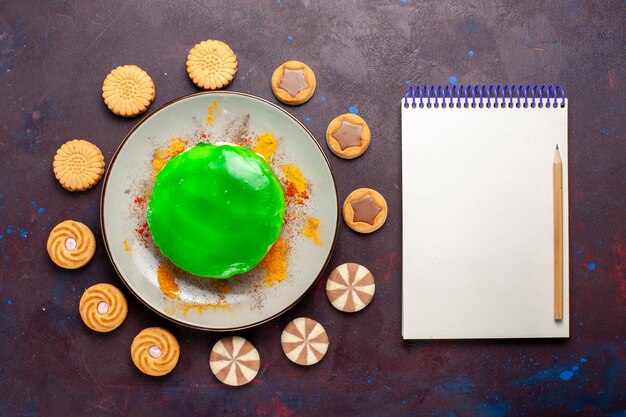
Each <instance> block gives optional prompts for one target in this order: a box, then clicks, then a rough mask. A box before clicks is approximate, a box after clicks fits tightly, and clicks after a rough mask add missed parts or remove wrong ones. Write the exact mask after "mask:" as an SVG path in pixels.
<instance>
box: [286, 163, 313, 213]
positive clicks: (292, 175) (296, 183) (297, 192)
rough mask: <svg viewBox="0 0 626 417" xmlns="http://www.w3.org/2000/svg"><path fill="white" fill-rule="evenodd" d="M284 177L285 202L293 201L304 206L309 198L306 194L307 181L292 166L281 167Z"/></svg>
mask: <svg viewBox="0 0 626 417" xmlns="http://www.w3.org/2000/svg"><path fill="white" fill-rule="evenodd" d="M281 169H282V170H283V174H284V175H285V182H286V184H285V197H286V198H287V200H289V199H294V200H295V203H296V204H304V200H306V199H308V198H309V195H308V194H307V180H306V178H305V177H304V175H303V174H302V171H300V168H298V167H297V166H295V165H292V164H283V165H281Z"/></svg>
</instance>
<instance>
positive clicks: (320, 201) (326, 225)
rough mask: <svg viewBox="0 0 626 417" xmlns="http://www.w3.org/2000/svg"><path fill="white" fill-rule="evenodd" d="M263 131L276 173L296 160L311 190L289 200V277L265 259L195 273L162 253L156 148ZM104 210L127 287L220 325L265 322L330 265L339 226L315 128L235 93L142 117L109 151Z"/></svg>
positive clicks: (162, 150) (186, 318) (170, 314)
mask: <svg viewBox="0 0 626 417" xmlns="http://www.w3.org/2000/svg"><path fill="white" fill-rule="evenodd" d="M214 103H215V104H214ZM211 105H213V106H212V108H210V107H211ZM265 132H269V133H271V134H272V135H273V136H274V137H275V138H276V140H277V143H278V147H277V150H276V153H275V155H274V157H273V158H272V160H271V163H270V165H271V166H272V168H273V169H274V172H275V173H276V174H277V176H278V177H279V179H281V181H282V182H283V183H284V184H285V181H286V180H285V178H286V177H285V174H284V172H283V169H282V168H283V167H284V165H291V166H295V167H296V168H298V169H299V170H300V171H301V172H302V174H303V176H304V178H305V179H306V182H307V190H306V194H307V196H306V197H307V198H305V199H302V198H301V199H294V198H288V199H287V209H286V219H287V220H286V225H285V227H284V228H283V232H282V234H281V239H283V241H284V242H285V246H284V247H285V248H286V249H287V256H286V275H283V278H284V277H285V276H286V279H284V280H282V281H278V280H277V279H276V278H277V277H278V278H280V267H279V268H278V272H277V270H274V271H273V272H272V270H270V268H269V267H267V266H263V265H261V264H260V265H259V266H257V267H255V268H254V269H253V270H252V271H250V272H248V273H246V274H243V275H240V276H236V277H233V278H231V279H229V280H215V279H211V278H200V277H194V276H191V275H189V274H187V273H185V272H184V271H182V270H180V269H178V268H176V267H175V266H173V265H172V264H171V262H169V261H168V260H167V259H165V258H164V257H163V256H162V255H161V254H160V252H159V250H158V248H157V247H156V246H155V245H154V243H153V242H152V238H151V237H150V233H149V230H148V229H147V227H146V225H145V209H146V205H147V199H148V198H147V197H149V195H150V192H151V189H152V185H153V183H154V176H155V173H156V170H155V168H154V167H153V160H154V159H155V157H156V158H157V159H158V158H160V157H162V156H163V155H165V156H166V157H167V153H168V149H170V148H169V146H170V145H171V144H173V143H179V142H178V141H172V138H179V139H182V140H186V141H187V142H188V144H187V146H186V148H187V149H188V148H189V147H191V146H193V144H195V143H197V142H199V141H206V142H212V143H215V142H232V143H237V144H244V145H247V146H251V147H253V146H254V144H255V142H256V140H257V139H256V138H257V136H258V135H262V134H264V133H265ZM100 209H101V213H100V215H101V217H100V218H101V226H102V235H103V238H104V243H105V246H106V249H107V252H108V254H109V257H110V258H111V261H112V263H113V266H114V267H115V269H116V270H117V272H118V274H119V276H120V278H121V279H122V281H123V282H124V283H125V284H126V285H127V286H128V288H129V289H130V291H131V292H132V293H133V294H135V295H136V296H137V298H139V299H140V300H141V301H142V302H143V303H145V304H146V305H147V306H148V307H150V308H151V309H153V310H154V311H156V312H157V313H159V314H161V315H162V316H164V317H167V318H169V319H170V320H172V321H174V322H176V323H179V324H182V325H186V326H190V327H194V328H198V329H203V330H216V331H225V330H236V329H242V328H246V327H252V326H255V325H258V324H261V323H263V322H266V321H268V320H270V319H272V318H274V317H276V316H278V315H279V314H281V313H283V312H285V311H286V310H287V309H289V308H290V307H291V306H293V305H294V304H295V303H296V302H298V300H300V299H301V298H302V297H303V296H304V294H305V293H306V291H307V290H308V289H309V288H311V286H312V285H313V283H314V282H315V281H316V279H317V278H318V276H319V275H320V274H321V272H322V271H323V270H324V268H325V266H326V263H327V262H328V259H329V258H330V254H331V252H332V248H333V245H334V242H335V238H336V233H337V227H338V203H337V190H336V186H335V181H334V177H333V175H332V172H331V170H330V166H329V164H328V160H327V159H326V156H325V155H324V152H323V151H322V149H321V148H320V146H319V145H318V143H317V142H316V140H315V139H314V138H313V136H312V135H311V133H310V132H309V131H308V130H307V129H306V128H305V127H304V126H303V125H302V124H301V123H300V122H298V121H297V120H296V119H295V118H294V117H293V116H291V115H290V114H289V113H287V112H286V111H285V110H283V109H281V108H280V107H278V106H276V105H274V104H272V103H270V102H268V101H265V100H263V99H260V98H257V97H254V96H250V95H246V94H241V93H234V92H206V93H199V94H194V95H191V96H187V97H183V98H180V99H177V100H174V101H172V102H170V103H169V104H166V105H165V106H163V107H162V108H160V109H158V110H156V111H155V112H154V113H152V114H150V115H149V116H147V117H146V118H145V119H143V120H142V121H141V122H140V123H139V124H138V125H137V126H136V127H135V128H134V129H133V130H132V131H131V132H130V133H129V134H128V136H127V137H126V138H125V139H124V141H123V142H122V144H121V145H120V147H119V148H118V149H117V151H116V152H115V155H114V156H113V158H112V160H111V163H110V166H109V169H108V171H107V173H106V176H105V178H104V186H103V191H102V200H101V207H100ZM310 219H313V220H310ZM316 220H319V225H318V226H317V233H318V236H319V241H317V242H315V241H314V239H313V238H312V237H311V234H310V233H308V234H307V233H305V225H306V224H307V222H309V221H312V222H313V223H315V221H316ZM320 243H321V244H320ZM159 268H161V274H160V276H161V283H159V272H158V271H159ZM167 271H169V273H170V278H169V280H168V279H167V276H168V274H167ZM283 271H285V269H283ZM172 277H173V280H174V282H175V287H171V286H170V287H168V285H166V284H165V283H167V282H170V284H171V280H172ZM176 287H177V288H176ZM168 288H169V289H170V291H168Z"/></svg>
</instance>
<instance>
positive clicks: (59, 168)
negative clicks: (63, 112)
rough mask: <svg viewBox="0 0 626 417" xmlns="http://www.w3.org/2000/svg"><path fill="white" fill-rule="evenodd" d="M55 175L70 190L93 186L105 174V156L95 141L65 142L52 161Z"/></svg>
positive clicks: (82, 189) (78, 140)
mask: <svg viewBox="0 0 626 417" xmlns="http://www.w3.org/2000/svg"><path fill="white" fill-rule="evenodd" d="M52 170H53V171H54V176H55V177H56V179H57V180H59V182H60V183H61V185H62V186H63V188H65V189H66V190H68V191H84V190H88V189H89V188H91V187H93V186H94V185H96V184H97V183H98V181H100V178H102V174H104V156H102V152H100V149H99V148H98V147H97V146H96V145H94V144H93V143H90V142H87V141H86V140H82V139H73V140H70V141H68V142H65V143H64V144H63V145H61V147H60V148H59V149H58V150H57V153H56V155H54V161H53V162H52Z"/></svg>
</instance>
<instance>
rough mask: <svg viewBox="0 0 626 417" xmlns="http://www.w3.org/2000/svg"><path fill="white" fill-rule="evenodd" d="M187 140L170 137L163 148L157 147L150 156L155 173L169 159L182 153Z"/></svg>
mask: <svg viewBox="0 0 626 417" xmlns="http://www.w3.org/2000/svg"><path fill="white" fill-rule="evenodd" d="M187 143H188V141H186V140H182V139H179V138H170V144H169V145H168V146H167V147H165V148H163V149H157V150H156V151H155V152H154V157H153V158H152V167H153V168H154V171H155V173H157V172H159V171H160V170H161V169H162V168H163V167H164V166H165V164H167V163H168V161H169V160H170V159H172V158H173V157H175V156H176V155H178V154H180V153H182V152H183V151H184V150H185V148H186V147H187Z"/></svg>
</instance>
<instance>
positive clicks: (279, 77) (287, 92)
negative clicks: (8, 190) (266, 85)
mask: <svg viewBox="0 0 626 417" xmlns="http://www.w3.org/2000/svg"><path fill="white" fill-rule="evenodd" d="M272 91H273V92H274V95H275V96H276V98H277V99H279V100H280V101H282V102H283V103H285V104H288V105H290V106H297V105H300V104H303V103H306V102H307V101H309V99H310V98H311V97H312V96H313V93H314V92H315V74H314V73H313V70H312V69H311V68H309V66H308V65H306V64H305V63H303V62H300V61H287V62H285V63H283V64H281V65H280V66H279V67H278V68H276V70H275V71H274V74H272Z"/></svg>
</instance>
